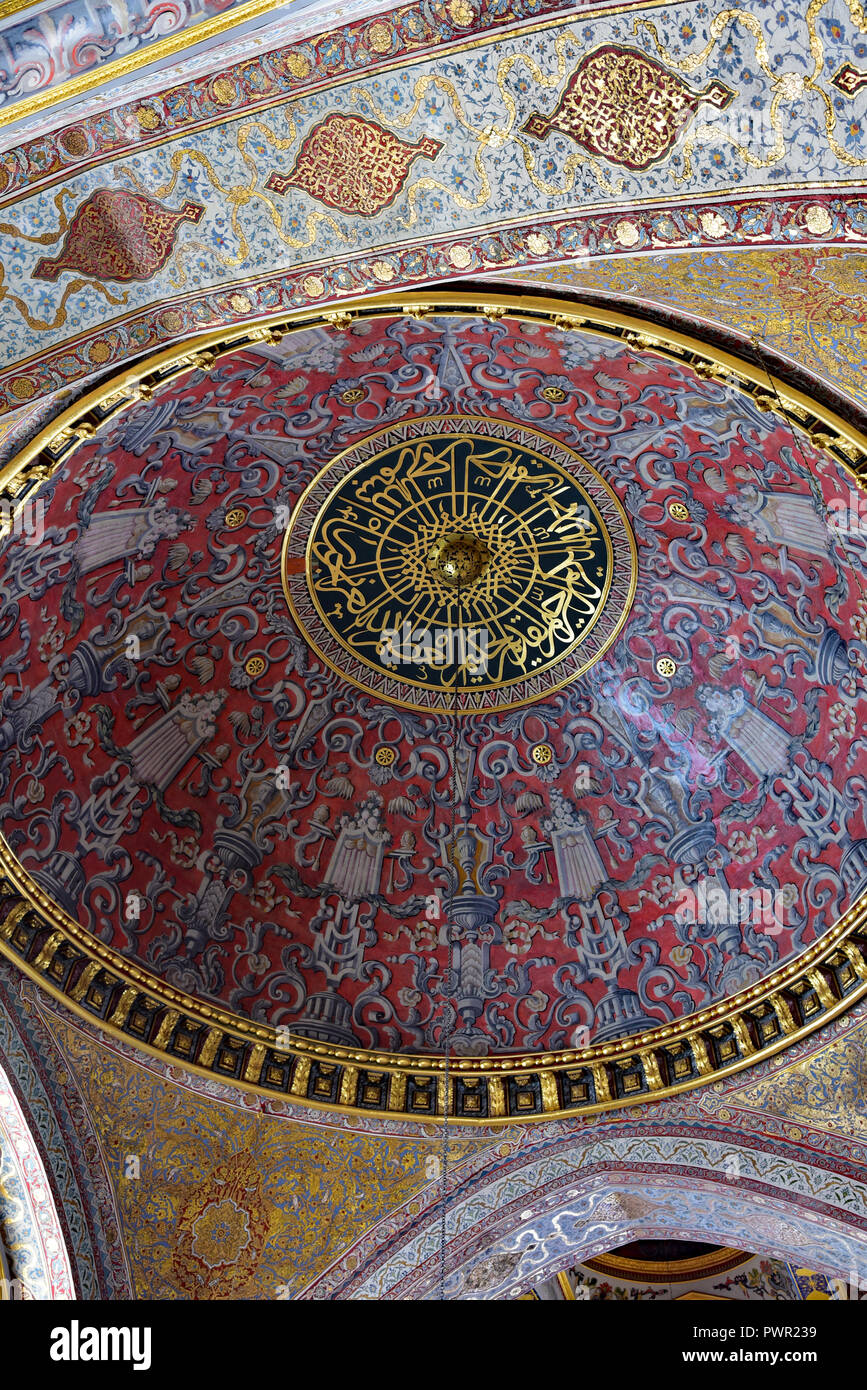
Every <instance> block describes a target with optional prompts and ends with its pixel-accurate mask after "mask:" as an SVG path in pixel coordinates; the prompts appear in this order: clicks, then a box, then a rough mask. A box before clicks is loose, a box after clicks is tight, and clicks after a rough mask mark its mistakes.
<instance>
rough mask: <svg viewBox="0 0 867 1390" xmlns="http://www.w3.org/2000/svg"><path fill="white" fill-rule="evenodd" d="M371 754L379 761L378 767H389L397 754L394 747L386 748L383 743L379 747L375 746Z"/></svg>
mask: <svg viewBox="0 0 867 1390" xmlns="http://www.w3.org/2000/svg"><path fill="white" fill-rule="evenodd" d="M373 756H374V757H375V759H376V761H377V762H378V763H379V766H380V767H391V766H392V764H393V763H394V762H395V761H396V759H397V754H396V753H395V751H394V749H393V748H387V747H385V746H384V745H383V746H382V747H381V748H377V750H376V752H375V753H374V755H373Z"/></svg>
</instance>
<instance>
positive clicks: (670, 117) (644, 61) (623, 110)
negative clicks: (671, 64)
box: [522, 44, 734, 170]
mask: <svg viewBox="0 0 867 1390" xmlns="http://www.w3.org/2000/svg"><path fill="white" fill-rule="evenodd" d="M733 96H734V92H733V91H732V89H731V88H730V87H726V86H725V84H724V83H722V82H718V81H713V82H709V83H708V85H707V86H706V87H704V88H702V90H701V91H698V92H697V91H694V90H693V89H692V88H691V87H690V86H688V85H687V83H686V82H684V81H683V78H681V77H678V76H677V74H676V73H672V72H669V71H668V69H667V68H665V67H663V65H662V63H658V62H657V61H656V59H655V58H649V57H648V56H647V54H646V53H642V52H641V51H640V49H636V48H624V47H621V46H620V45H618V44H604V45H603V46H602V48H597V49H596V51H595V52H594V53H590V54H588V55H587V57H586V58H582V59H581V62H580V63H579V64H578V66H577V68H576V69H575V71H574V72H573V74H572V76H571V77H570V78H569V81H568V82H567V84H566V87H565V90H564V91H563V93H562V94H561V97H560V100H559V101H558V103H557V105H556V106H555V108H554V110H553V111H552V112H551V115H550V116H543V115H542V114H541V113H540V112H538V111H534V112H533V113H532V114H531V115H530V116H529V117H528V119H527V120H526V121H525V122H524V125H523V127H522V129H523V131H524V133H525V134H527V135H532V136H534V137H535V139H537V140H544V138H545V136H546V135H547V134H548V133H549V132H550V131H551V130H558V131H560V132H561V133H562V134H563V135H568V136H569V138H570V139H571V140H574V141H575V143H576V144H578V145H581V146H583V148H584V149H585V150H587V151H588V153H590V154H596V155H601V156H602V157H603V158H604V159H607V160H609V161H610V162H611V163H612V164H619V165H622V166H623V167H624V168H626V169H634V170H638V169H649V168H650V166H651V165H652V164H656V163H658V162H659V160H661V159H664V158H665V156H666V155H667V154H669V153H670V151H671V149H672V147H673V145H674V143H675V141H676V140H677V137H678V136H679V135H680V133H681V131H682V130H683V129H684V128H685V127H686V126H687V125H689V123H690V122H691V121H692V119H693V117H694V116H695V114H696V112H697V111H698V109H699V106H700V105H701V104H702V102H708V103H709V104H710V105H711V106H715V107H716V108H717V109H718V110H720V111H723V110H725V108H726V107H727V106H728V105H729V103H730V102H731V100H732V97H733Z"/></svg>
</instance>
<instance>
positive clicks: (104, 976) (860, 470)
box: [0, 290, 867, 1125]
mask: <svg viewBox="0 0 867 1390" xmlns="http://www.w3.org/2000/svg"><path fill="white" fill-rule="evenodd" d="M491 309H494V310H496V311H497V313H498V316H499V317H503V316H504V315H508V316H509V317H514V318H519V319H525V320H527V321H530V322H533V323H536V324H540V323H541V324H544V325H546V326H548V327H551V326H554V327H556V328H558V329H561V330H563V331H569V330H571V329H580V330H581V331H583V332H588V333H594V334H598V335H600V336H602V337H604V338H607V339H613V340H615V341H620V342H622V343H623V345H624V347H625V348H627V349H632V350H639V351H652V352H654V353H658V354H660V355H662V356H664V357H667V358H669V359H672V360H674V361H676V362H679V363H681V364H682V365H684V366H686V367H689V368H692V369H693V370H695V371H696V372H697V373H698V374H699V375H700V376H704V377H713V378H721V379H724V380H726V381H728V382H730V383H731V384H732V385H734V386H735V387H737V388H738V389H739V390H741V391H742V392H743V393H744V394H745V395H747V396H749V397H750V398H751V399H753V400H755V399H756V397H758V396H766V395H767V392H768V387H769V384H770V386H771V387H772V389H773V391H774V393H775V397H774V401H773V406H772V407H769V408H773V409H776V410H777V412H778V413H780V414H782V416H783V417H784V418H786V419H787V420H788V421H789V423H790V424H791V425H792V427H793V428H796V429H799V430H801V431H803V432H804V433H806V435H807V437H808V438H810V437H811V436H815V439H814V443H815V446H816V447H817V448H820V449H822V450H824V451H825V452H827V453H829V454H830V455H831V456H832V457H834V458H835V460H836V461H837V462H838V463H839V464H840V465H841V466H842V467H843V468H844V469H845V470H846V471H847V473H848V474H849V475H850V476H851V477H852V479H853V481H854V482H856V483H857V482H858V481H859V476H860V477H864V476H867V436H865V435H863V434H861V433H860V432H859V431H858V430H856V429H855V428H854V427H853V426H852V425H850V424H849V423H848V422H847V421H846V420H844V419H843V417H842V416H840V415H838V414H836V412H834V411H832V410H830V409H829V408H827V407H825V406H823V405H821V404H819V403H818V402H815V401H813V400H812V399H811V398H810V397H809V396H807V395H806V394H804V393H803V392H801V391H799V390H797V389H795V388H793V387H791V386H789V385H787V384H786V383H785V382H783V381H782V380H778V379H776V378H775V377H773V376H769V373H768V372H767V371H766V370H764V369H763V368H762V367H761V366H760V365H757V364H755V363H752V362H749V361H747V360H746V359H744V358H742V357H740V356H736V355H735V354H734V353H730V352H725V351H722V350H720V349H717V348H713V347H710V346H709V345H708V344H706V343H704V342H703V341H702V340H701V339H698V338H695V337H692V336H691V335H687V334H683V333H679V332H675V331H673V330H669V329H667V328H663V327H660V326H659V325H657V324H654V323H651V322H649V321H647V320H645V319H641V318H638V317H636V316H634V315H627V314H622V313H620V312H615V311H613V310H608V309H602V308H597V307H595V306H589V305H585V304H581V303H580V302H577V301H574V300H564V299H563V298H558V299H554V298H549V297H546V296H541V295H529V294H527V295H520V296H515V295H509V294H494V293H490V294H488V293H487V292H486V306H485V313H488V314H489V313H490V312H491ZM396 313H399V314H410V315H418V316H420V317H421V316H425V315H429V314H431V313H434V314H436V313H439V314H440V315H455V316H473V317H477V316H478V314H479V307H478V304H474V303H471V302H470V301H469V300H468V298H467V292H466V291H465V292H464V294H463V295H461V294H459V293H456V292H453V291H436V290H428V291H427V292H426V293H425V295H424V298H423V299H414V298H413V296H411V295H406V294H400V295H396V294H387V295H380V296H375V297H372V298H369V299H364V300H357V301H352V302H349V303H347V304H346V305H344V306H342V307H341V310H340V314H339V317H338V316H336V315H323V314H322V313H321V312H320V311H316V312H313V311H309V310H298V311H295V312H294V313H292V314H288V315H287V314H283V315H281V316H275V317H272V318H268V319H257V320H255V321H254V322H252V323H248V324H246V325H239V326H238V327H236V328H233V329H230V330H226V329H222V330H214V331H212V332H210V333H205V334H201V335H199V336H197V337H196V338H194V339H192V340H190V341H188V342H187V343H185V344H183V345H179V344H175V345H174V346H173V347H170V348H167V349H165V350H163V351H162V352H160V353H157V354H154V355H153V356H151V357H149V358H147V359H145V360H144V361H142V362H141V363H139V364H137V365H136V366H135V367H134V368H129V369H127V370H125V371H122V372H120V373H118V374H116V375H115V376H113V377H112V378H110V379H109V380H108V381H106V382H104V383H103V384H102V385H100V386H99V387H98V388H96V389H95V390H94V391H92V392H90V393H89V394H87V395H86V396H84V397H83V398H82V399H80V400H79V401H77V402H76V403H75V404H74V405H72V406H70V407H68V408H67V409H66V410H64V411H63V412H61V414H59V415H58V416H57V417H56V419H55V420H54V421H53V422H51V423H50V424H49V425H47V426H45V427H44V428H43V429H42V430H41V431H40V433H39V434H38V435H37V436H36V437H35V439H34V440H33V441H31V443H30V444H28V445H27V446H26V447H25V448H24V449H22V450H21V451H20V453H19V454H18V455H17V456H16V457H15V458H13V459H12V460H11V461H10V462H9V463H8V464H7V465H6V466H5V467H4V468H3V469H2V470H0V491H4V492H6V493H7V495H11V496H12V497H13V498H14V499H15V500H16V502H19V503H22V504H23V502H24V501H25V500H26V499H27V497H29V496H30V495H32V493H33V492H34V491H35V490H36V489H37V488H38V487H39V486H40V485H41V483H42V482H43V481H44V480H45V479H46V478H48V477H50V476H51V474H52V473H53V472H54V471H55V470H56V469H57V468H58V467H59V466H60V464H61V463H62V462H63V461H65V459H66V458H68V457H69V455H70V454H71V453H72V452H73V451H74V450H75V449H76V448H77V447H78V444H79V443H81V442H82V441H83V440H84V439H89V438H91V437H92V435H93V433H94V431H95V430H96V429H98V428H99V427H100V426H101V425H102V424H104V423H105V422H106V421H108V420H110V419H112V418H114V417H115V416H116V415H117V414H119V413H120V412H121V411H122V410H124V409H126V408H128V407H129V406H131V405H133V404H134V403H135V402H136V401H138V400H141V399H147V398H149V397H150V396H151V395H152V394H153V392H154V391H155V390H157V389H158V388H159V387H161V386H163V385H165V384H167V383H168V382H170V381H173V380H175V379H177V378H178V377H180V376H182V375H183V374H185V373H187V372H189V371H192V370H201V371H207V370H209V369H210V368H211V367H212V366H213V364H214V363H215V362H216V361H218V360H219V359H220V357H222V356H223V355H225V354H227V353H231V352H234V351H236V350H238V349H239V348H242V347H254V346H255V345H256V343H259V342H262V341H270V342H277V341H279V340H280V339H281V338H282V337H283V336H284V335H285V333H286V332H288V331H290V330H291V329H293V328H300V327H308V326H314V325H317V326H323V325H325V326H327V327H330V328H331V329H332V330H335V331H342V329H344V328H345V327H347V326H348V325H349V324H350V323H351V322H352V321H354V320H355V319H356V318H358V317H359V316H364V317H380V316H394V315H395V314H396ZM778 402H779V404H778ZM0 871H2V875H3V877H2V879H0V953H2V954H3V955H5V956H7V957H8V958H9V959H11V960H13V961H14V962H15V963H16V964H17V965H18V966H19V967H20V968H21V969H22V970H23V971H24V973H25V974H27V975H28V976H29V977H30V978H31V979H33V980H35V981H36V982H37V983H38V984H40V985H41V986H43V987H44V988H45V989H46V990H47V991H48V992H49V993H50V994H52V995H53V996H54V997H55V998H56V999H58V1000H60V1001H61V1002H62V1003H64V1004H66V1005H67V1006H68V1007H69V1008H71V1009H72V1010H73V1011H74V1012H75V1013H77V1014H78V1015H79V1016H81V1017H82V1018H85V1019H87V1020H88V1021H89V1022H91V1023H96V1024H97V1025H98V1026H99V1027H100V1028H102V1029H104V1030H105V1032H106V1033H108V1034H109V1035H110V1036H112V1037H115V1038H117V1039H119V1040H121V1041H123V1042H126V1043H127V1044H129V1045H131V1046H133V1047H136V1048H139V1049H140V1050H142V1051H143V1052H145V1053H147V1054H148V1055H151V1056H154V1057H158V1058H160V1059H161V1060H162V1061H164V1062H165V1061H169V1062H171V1063H172V1064H173V1065H181V1066H183V1067H185V1068H187V1069H188V1070H190V1071H192V1072H195V1073H196V1074H198V1075H202V1076H206V1077H210V1078H212V1079H213V1078H217V1079H220V1080H223V1081H225V1082H228V1083H230V1084H234V1085H237V1086H240V1087H242V1088H243V1089H245V1090H248V1091H251V1092H253V1093H255V1094H257V1095H259V1096H266V1097H269V1098H271V1099H275V1098H280V1097H283V1098H284V1099H286V1100H288V1101H290V1102H296V1101H297V1102H299V1103H300V1104H302V1105H309V1106H313V1107H316V1108H319V1109H323V1108H325V1109H328V1108H331V1109H336V1110H339V1111H342V1112H343V1113H347V1114H354V1115H370V1114H371V1113H374V1114H379V1115H381V1116H383V1117H389V1118H391V1119H396V1120H400V1119H404V1120H417V1121H430V1120H435V1119H437V1118H439V1117H440V1116H441V1115H442V1107H443V1100H444V1098H445V1086H444V1080H445V1078H444V1075H443V1073H444V1070H445V1059H444V1058H443V1057H441V1056H434V1055H413V1054H410V1055H404V1054H396V1053H389V1052H383V1051H380V1050H373V1049H363V1048H349V1047H340V1046H337V1045H333V1044H321V1043H317V1042H314V1041H311V1040H309V1039H306V1038H293V1039H292V1041H291V1044H290V1045H289V1046H288V1047H282V1046H278V1034H277V1032H276V1030H275V1029H274V1028H272V1027H269V1026H267V1025H264V1024H255V1023H251V1022H249V1021H246V1020H244V1019H242V1018H239V1017H237V1016H235V1015H233V1014H231V1013H229V1012H228V1011H226V1010H225V1009H221V1008H217V1007H214V1006H211V1005H208V1004H205V1003H204V1002H203V1001H201V1000H199V999H196V998H194V997H192V996H190V995H187V994H184V993H183V992H181V991H179V990H176V989H174V988H172V987H171V986H169V985H167V984H165V983H164V982H163V981H161V980H158V979H157V978H155V977H154V976H152V975H150V974H149V973H148V972H146V971H144V970H142V969H141V968H139V967H138V966H136V965H135V964H133V963H132V962H130V961H128V960H126V959H125V958H124V957H122V956H121V955H119V954H118V953H117V952H115V951H113V950H112V949H110V948H108V947H106V946H104V945H103V944H102V943H101V942H99V941H98V940H96V939H95V938H93V937H91V936H90V935H89V934H88V933H87V932H86V931H84V929H83V928H82V927H81V926H80V925H79V924H78V923H77V922H76V921H74V920H73V919H72V918H71V917H70V916H69V915H68V914H66V913H65V912H64V911H63V910H62V909H61V908H60V907H59V906H58V905H57V904H55V903H53V902H52V901H51V899H49V898H48V896H47V895H46V894H45V893H44V892H43V891H42V890H41V889H40V888H39V886H38V885H37V884H36V883H35V881H34V880H33V879H32V878H31V877H30V875H29V874H28V873H27V872H26V871H25V870H24V869H23V868H22V866H21V865H20V864H19V863H18V861H17V860H16V859H15V857H14V855H12V854H11V852H10V850H9V848H8V846H7V845H6V844H5V841H3V840H2V837H0ZM10 900H11V901H10ZM4 907H5V908H6V911H5V913H4V912H3V909H4ZM865 995H867V893H865V894H864V895H863V896H862V897H861V899H860V900H859V901H858V902H857V903H855V904H854V905H853V906H852V907H851V908H850V909H849V910H848V911H847V912H846V913H845V914H844V916H843V917H841V918H840V920H839V921H838V922H837V923H836V924H835V925H834V926H833V927H831V928H830V930H829V931H827V932H826V933H825V934H824V936H822V937H821V938H820V939H819V940H818V941H816V942H814V943H813V944H812V945H811V946H809V947H808V948H807V949H806V950H805V951H803V952H802V953H801V954H800V955H799V956H798V957H796V958H795V959H794V960H793V961H790V962H789V963H788V964H787V965H786V966H785V967H783V968H781V969H780V970H777V971H775V972H774V974H773V975H770V976H768V977H766V978H765V979H764V980H762V981H760V982H759V983H758V984H756V985H754V986H752V987H751V988H749V989H747V990H744V991H741V992H740V993H739V994H737V995H733V996H731V997H730V998H728V999H726V1000H724V1001H722V1002H721V1003H717V1004H715V1005H713V1006H711V1007H709V1008H706V1009H703V1010H701V1011H700V1012H698V1013H695V1014H690V1015H687V1016H686V1017H684V1018H682V1019H680V1020H678V1021H677V1022H676V1023H672V1024H666V1025H664V1026H659V1027H656V1028H653V1029H650V1030H648V1031H646V1032H645V1033H642V1034H639V1035H636V1036H634V1037H626V1038H623V1039H620V1040H619V1041H617V1042H613V1043H606V1044H597V1045H596V1046H591V1047H588V1048H585V1049H580V1050H568V1051H561V1052H555V1053H544V1054H540V1053H529V1054H522V1055H515V1054H513V1055H505V1054H500V1055H494V1056H491V1057H486V1058H480V1059H475V1058H473V1059H465V1058H452V1059H450V1062H449V1070H450V1073H451V1078H452V1080H451V1094H450V1097H449V1104H448V1115H449V1118H450V1119H452V1120H454V1121H455V1122H456V1123H458V1124H463V1125H489V1124H494V1125H498V1124H508V1123H523V1122H525V1121H527V1120H540V1119H555V1118H559V1117H571V1118H580V1117H581V1116H585V1115H595V1114H599V1113H601V1112H604V1111H608V1110H614V1109H620V1108H623V1107H625V1106H631V1105H635V1104H640V1103H641V1102H643V1101H647V1100H660V1099H663V1098H664V1097H666V1096H671V1095H676V1094H679V1093H681V1092H683V1091H687V1090H691V1089H693V1088H695V1087H697V1086H703V1085H706V1084H708V1082H710V1081H711V1080H718V1079H721V1078H724V1077H726V1076H729V1075H731V1074H732V1073H735V1072H738V1071H740V1070H742V1069H743V1068H745V1067H749V1066H752V1065H753V1064H754V1063H756V1062H759V1061H762V1060H765V1059H767V1058H768V1057H771V1056H773V1055H775V1054H776V1053H778V1052H780V1051H782V1050H783V1049H785V1048H788V1047H790V1046H791V1045H792V1044H794V1043H797V1042H798V1041H800V1040H801V1039H803V1038H806V1037H807V1036H809V1035H810V1034H811V1033H813V1032H814V1031H815V1030H816V1029H818V1028H821V1027H823V1026H824V1025H826V1024H827V1023H829V1022H830V1021H831V1020H832V1019H834V1018H837V1017H839V1016H840V1015H841V1014H843V1013H844V1012H845V1011H846V1010H847V1009H849V1008H850V1007H851V1006H852V1004H854V1003H855V1002H856V1001H857V1000H859V999H861V998H863V997H864V996H865ZM377 1087H378V1088H379V1089H378V1096H379V1098H378V1099H377V1100H373V1101H369V1100H368V1097H369V1096H370V1095H371V1092H375V1091H376V1090H377Z"/></svg>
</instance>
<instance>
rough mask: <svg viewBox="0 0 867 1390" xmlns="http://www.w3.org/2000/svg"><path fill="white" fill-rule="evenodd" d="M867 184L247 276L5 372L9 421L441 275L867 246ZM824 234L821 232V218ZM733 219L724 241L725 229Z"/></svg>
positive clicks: (1, 404)
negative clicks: (246, 329) (203, 339)
mask: <svg viewBox="0 0 867 1390" xmlns="http://www.w3.org/2000/svg"><path fill="white" fill-rule="evenodd" d="M865 197H867V184H863V183H862V184H860V185H857V186H856V187H854V188H853V189H852V191H851V193H847V194H846V195H840V194H832V193H819V194H815V193H814V194H809V193H805V194H799V195H796V196H786V195H785V194H782V195H780V196H777V195H773V196H766V197H744V198H741V199H730V200H727V201H716V202H715V201H707V202H705V203H704V204H701V203H692V204H690V206H689V207H685V208H671V207H670V206H668V205H666V204H664V203H663V204H658V205H656V206H650V207H643V208H641V209H638V210H635V209H631V208H629V207H622V208H617V209H610V210H608V211H606V212H604V213H592V212H591V213H587V214H584V215H582V214H580V213H578V214H568V215H567V216H566V217H563V216H562V215H561V216H560V218H559V220H558V219H556V218H554V219H551V220H550V221H547V222H538V223H534V224H531V225H530V226H529V227H521V226H517V227H510V228H500V229H498V230H496V231H492V232H490V233H486V232H484V231H483V230H480V231H477V232H470V233H467V234H466V235H463V236H460V235H458V236H451V237H448V238H441V239H439V240H437V241H431V242H430V243H428V244H427V245H425V244H423V243H422V244H418V243H416V244H410V245H408V246H403V247H401V248H400V249H396V250H384V251H381V252H377V251H369V252H366V253H365V254H363V255H360V256H359V255H356V256H354V257H348V258H347V259H345V260H343V261H340V260H338V259H335V260H332V261H329V262H328V263H327V264H326V265H316V264H313V265H305V266H301V267H299V268H298V269H295V270H291V271H287V272H285V273H284V274H283V275H277V276H266V277H263V278H261V279H258V280H253V279H250V280H239V281H237V282H234V283H229V284H227V285H225V286H223V287H222V288H220V289H211V290H202V291H201V292H200V293H199V294H197V295H186V296H183V295H181V296H178V297H177V298H176V299H170V300H166V301H163V303H162V304H160V306H159V307H156V306H154V305H149V306H147V307H146V308H144V309H141V310H138V311H136V312H134V313H132V314H130V315H129V316H127V317H126V318H123V317H120V318H118V319H116V320H114V321H113V322H112V321H109V322H105V321H104V322H103V323H102V324H100V326H99V327H98V328H93V329H91V330H90V331H89V332H87V333H84V334H81V335H80V336H79V337H78V338H77V339H73V340H69V341H67V342H64V343H63V344H61V345H60V346H58V347H56V348H55V349H54V350H51V351H47V352H46V353H45V354H44V355H42V354H40V355H38V357H36V358H32V359H27V360H25V362H22V363H17V364H14V365H11V366H9V367H7V368H6V369H5V370H2V371H0V416H2V415H3V414H4V413H5V412H6V411H9V410H16V409H18V408H19V407H20V406H21V405H23V404H25V403H26V402H28V401H32V400H35V399H36V398H37V397H38V396H42V395H45V394H47V393H49V392H51V391H56V390H57V389H58V388H59V387H62V386H69V385H70V384H71V383H72V382H75V381H79V380H81V379H82V378H84V377H87V376H89V375H93V374H94V372H95V371H97V370H99V371H102V370H104V369H108V368H110V367H112V366H116V365H118V364H120V363H123V362H125V361H126V360H127V359H128V358H129V357H130V356H131V355H133V354H135V355H138V354H140V353H143V352H147V351H153V350H154V349H159V348H164V347H167V346H169V345H170V344H171V343H173V342H177V341H182V340H184V339H185V338H189V337H190V335H191V334H196V333H202V332H205V331H206V330H213V329H217V328H221V327H231V326H234V325H238V324H243V323H245V322H247V321H249V320H250V319H255V318H260V317H262V316H263V315H269V314H275V315H276V314H280V313H281V312H282V313H285V312H287V311H288V312H292V311H297V310H304V309H310V308H314V307H325V306H327V305H329V304H337V303H339V302H340V301H341V300H343V299H348V298H352V299H356V298H358V297H359V296H361V295H364V294H369V293H371V292H375V293H376V292H378V293H381V292H383V291H384V290H392V291H393V290H395V289H404V288H409V287H411V286H413V285H420V284H427V283H430V282H431V281H436V280H454V278H455V276H456V274H458V275H463V276H473V275H479V274H484V275H490V274H492V273H495V272H496V271H498V270H501V271H511V272H514V271H515V270H516V269H523V270H526V269H532V268H534V267H541V266H547V265H550V264H552V263H556V262H568V261H572V260H574V259H575V258H576V257H578V256H584V257H588V258H593V257H603V256H604V257H610V256H621V255H637V254H642V253H643V254H648V253H650V254H652V253H657V252H658V253H663V252H669V251H672V250H684V251H689V250H707V249H713V250H719V251H723V250H732V249H733V248H751V249H756V248H758V247H782V248H785V247H787V246H792V247H795V246H804V245H829V244H830V245H842V246H852V247H865V246H867V201H865ZM811 222H812V225H813V227H815V228H817V230H815V231H813V230H811V226H810V223H811ZM722 224H725V230H724V232H723V235H719V231H720V226H721V225H722Z"/></svg>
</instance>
